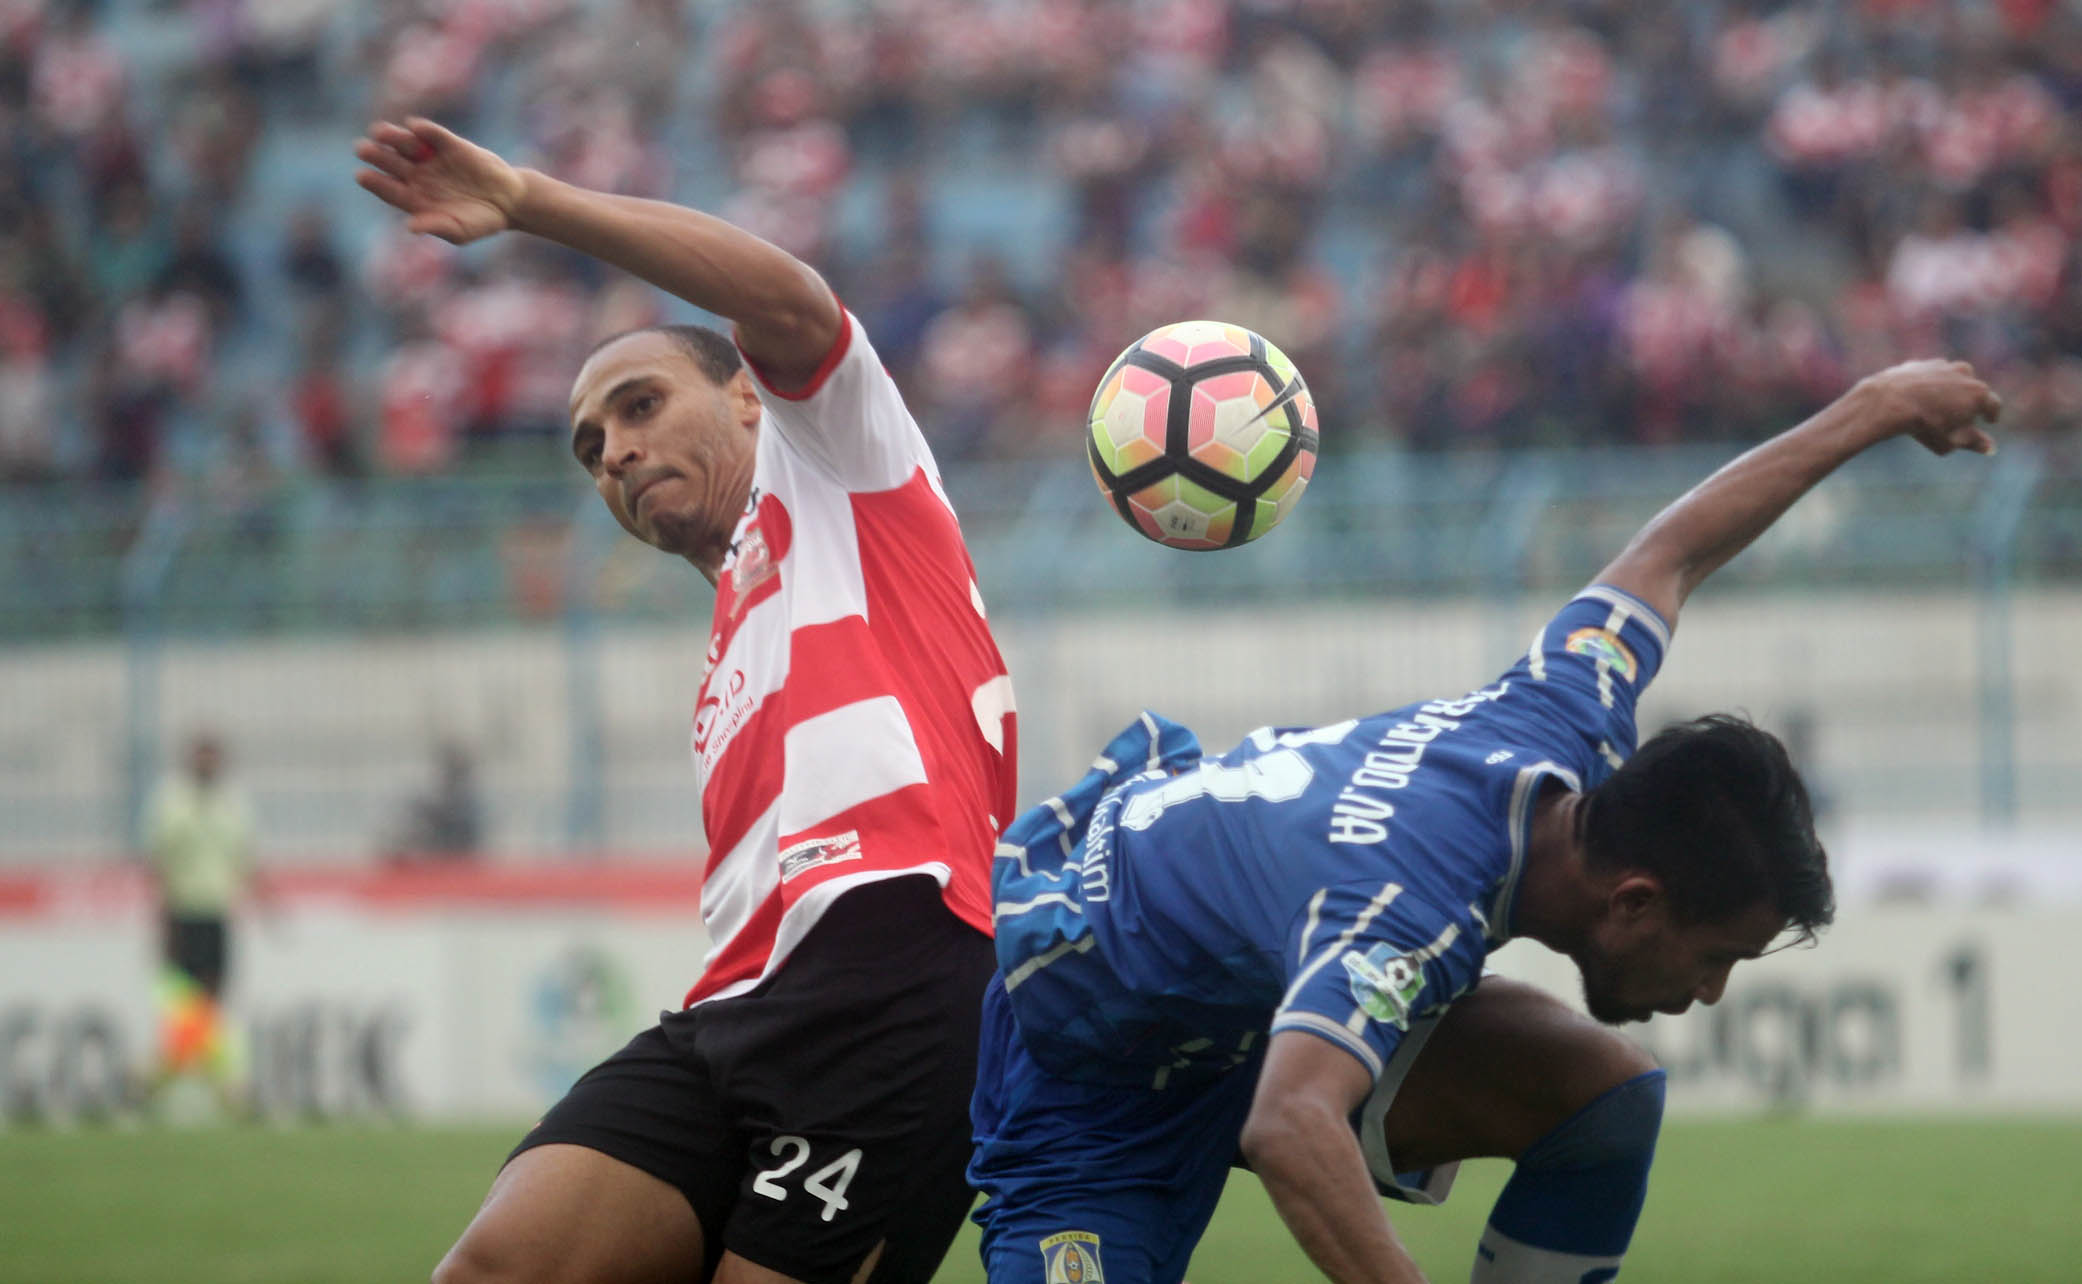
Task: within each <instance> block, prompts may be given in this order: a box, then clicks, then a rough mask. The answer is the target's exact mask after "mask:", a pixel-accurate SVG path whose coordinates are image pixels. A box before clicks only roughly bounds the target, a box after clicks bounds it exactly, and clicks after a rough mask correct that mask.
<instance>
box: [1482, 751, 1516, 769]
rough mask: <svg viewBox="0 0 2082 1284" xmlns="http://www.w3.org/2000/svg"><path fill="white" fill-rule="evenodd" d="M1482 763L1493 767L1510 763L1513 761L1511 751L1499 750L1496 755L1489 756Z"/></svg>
mask: <svg viewBox="0 0 2082 1284" xmlns="http://www.w3.org/2000/svg"><path fill="white" fill-rule="evenodd" d="M1482 761H1483V762H1486V763H1488V764H1489V765H1490V766H1492V767H1494V766H1496V765H1497V764H1498V763H1500V762H1509V761H1511V751H1510V750H1509V749H1499V750H1497V751H1496V752H1495V753H1493V754H1491V755H1489V756H1488V757H1487V758H1484V759H1483V760H1482Z"/></svg>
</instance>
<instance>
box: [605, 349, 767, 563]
mask: <svg viewBox="0 0 2082 1284" xmlns="http://www.w3.org/2000/svg"><path fill="white" fill-rule="evenodd" d="M758 431H759V398H758V395H757V394H756V393H755V392H754V391H753V390H752V386H751V382H750V378H749V376H747V375H746V374H745V373H744V372H743V371H740V372H738V374H737V375H736V376H734V377H733V378H732V379H731V380H730V381H729V382H727V383H725V384H723V385H722V386H721V387H718V386H717V385H716V384H714V383H713V382H711V381H710V380H709V378H708V376H707V375H705V374H703V373H702V371H701V367H700V366H698V365H696V364H695V362H694V359H693V358H692V357H691V356H689V355H688V354H687V352H686V350H685V349H683V348H681V347H680V346H679V344H678V342H676V341H675V340H674V339H673V338H672V337H671V336H669V335H664V334H655V333H648V332H646V333H639V334H632V335H629V336H627V337H625V338H622V339H617V340H616V341H615V342H613V343H610V344H608V345H607V346H606V347H604V348H602V349H600V351H598V352H596V353H594V354H593V356H592V357H591V359H589V360H588V361H587V362H586V364H585V368H584V369H582V370H580V371H579V372H578V379H577V381H576V382H575V383H574V384H573V385H572V389H571V453H572V454H573V455H574V456H576V457H577V459H578V462H579V464H580V465H581V466H583V467H584V468H585V470H586V472H587V473H589V474H590V475H591V476H592V478H593V485H594V486H595V487H596V488H597V489H598V490H599V492H600V498H601V499H602V500H604V501H605V502H606V504H607V509H608V511H609V512H611V513H613V514H614V516H615V520H616V521H618V522H620V523H621V524H622V527H623V529H625V530H627V531H628V532H629V533H630V534H631V535H634V536H636V538H638V539H640V540H642V541H644V542H645V543H646V544H651V545H654V546H655V547H658V548H661V549H664V550H665V551H666V552H668V553H677V554H679V555H680V556H682V557H684V558H686V559H687V560H689V561H691V562H693V563H694V564H695V565H696V566H699V567H701V568H702V570H703V572H704V573H706V574H708V575H709V577H710V578H711V579H713V578H714V577H715V573H716V571H717V569H718V568H719V567H721V565H722V563H723V557H724V554H725V553H726V552H727V551H728V548H729V544H730V535H731V532H732V531H733V530H735V529H736V527H737V519H738V517H739V515H740V514H741V513H742V512H743V511H744V507H745V502H746V498H747V496H748V495H749V494H750V491H751V485H752V461H753V453H754V447H755V445H756V443H757V439H758Z"/></svg>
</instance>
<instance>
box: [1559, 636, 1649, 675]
mask: <svg viewBox="0 0 2082 1284" xmlns="http://www.w3.org/2000/svg"><path fill="white" fill-rule="evenodd" d="M1562 650H1564V651H1567V652H1568V653H1569V654H1570V655H1583V656H1589V657H1590V658H1591V659H1593V660H1602V661H1604V662H1605V663H1606V664H1609V665H1611V666H1612V668H1613V670H1614V671H1615V672H1616V673H1618V674H1619V676H1620V677H1622V678H1625V679H1626V680H1627V681H1629V682H1632V681H1633V680H1634V674H1635V673H1636V672H1637V670H1638V666H1636V665H1635V663H1634V653H1633V652H1632V651H1630V650H1628V649H1627V644H1626V643H1624V642H1622V641H1620V640H1619V634H1617V633H1614V632H1613V631H1612V630H1611V629H1578V630H1576V631H1575V632H1574V633H1571V634H1570V635H1569V640H1568V641H1566V642H1564V643H1562Z"/></svg>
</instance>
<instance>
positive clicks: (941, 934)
mask: <svg viewBox="0 0 2082 1284" xmlns="http://www.w3.org/2000/svg"><path fill="white" fill-rule="evenodd" d="M994 967H995V960H994V958H993V955H992V950H991V943H990V939H989V938H988V937H986V936H984V935H983V934H982V933H981V932H978V931H976V930H975V929H974V928H972V927H970V926H968V925H967V924H965V923H963V922H961V921H960V920H959V919H957V918H955V917H954V915H953V914H952V913H950V912H949V911H948V910H947V908H946V906H945V905H944V904H943V903H942V902H941V900H940V889H939V886H938V884H937V883H935V882H933V880H931V879H929V878H925V877H903V878H896V879H890V880H887V881H884V882H877V883H870V884H868V885H866V886H864V887H858V888H855V889H853V890H852V891H849V892H847V893H845V895H843V896H842V897H841V898H840V899H839V900H837V901H836V902H834V903H833V904H832V906H831V907H830V908H829V909H827V910H826V911H825V913H824V916H823V917H822V918H821V919H819V920H818V922H817V925H816V926H815V927H813V928H812V929H811V930H810V933H809V935H808V936H806V937H805V938H804V939H803V940H802V942H801V943H800V944H799V945H797V946H796V948H795V950H794V952H793V953H792V954H791V955H790V956H789V958H788V961H787V962H786V963H785V964H784V965H783V966H782V968H781V970H780V971H779V972H778V973H777V974H776V975H774V976H772V977H769V978H767V980H766V981H765V982H763V983H761V985H760V986H759V987H758V988H757V989H755V990H753V991H751V992H750V993H748V994H745V995H741V996H739V997H736V998H730V999H718V1000H715V1001H713V1002H709V1003H704V1004H701V1005H700V1006H698V1007H694V1008H689V1009H687V1010H685V1011H682V1012H668V1013H665V1014H663V1015H662V1016H661V1017H660V1018H659V1022H658V1024H657V1025H656V1026H655V1027H653V1028H652V1029H649V1030H646V1031H645V1032H643V1033H642V1034H639V1035H637V1036H636V1038H634V1039H632V1040H631V1041H630V1042H629V1045H628V1046H627V1047H625V1048H623V1049H622V1050H621V1051H620V1052H617V1053H615V1054H614V1055H613V1056H612V1057H609V1058H608V1059H607V1060H606V1061H603V1062H601V1063H600V1064H599V1065H598V1066H595V1067H594V1068H593V1069H591V1070H589V1071H587V1072H586V1074H585V1075H584V1077H582V1078H581V1079H579V1081H578V1082H577V1083H576V1084H574V1085H573V1086H572V1088H571V1091H570V1092H569V1093H568V1094H566V1095H565V1097H564V1099H563V1100H562V1101H560V1102H558V1103H557V1104H556V1105H555V1106H553V1107H552V1108H551V1109H550V1112H549V1113H548V1114H547V1115H545V1116H544V1117H543V1119H542V1122H541V1123H539V1124H537V1125H536V1126H535V1128H534V1129H533V1131H531V1132H529V1133H528V1135H527V1136H526V1137H525V1138H523V1139H522V1141H521V1143H520V1145H519V1146H518V1147H516V1148H515V1149H514V1152H513V1153H514V1154H516V1155H518V1154H520V1153H521V1152H522V1151H525V1150H528V1149H530V1148H531V1147H534V1146H542V1145H548V1144H551V1143H565V1144H574V1145H580V1146H585V1147H587V1148H589V1149H592V1150H597V1151H599V1152H600V1153H602V1154H605V1155H609V1156H612V1157H613V1158H615V1159H619V1160H621V1161H622V1162H624V1163H627V1164H631V1165H633V1166H635V1167H637V1168H640V1169H642V1170H643V1171H645V1172H647V1173H650V1174H651V1175H652V1176H654V1177H657V1178H659V1179H660V1180H662V1181H665V1182H669V1183H670V1184H672V1185H673V1186H676V1187H678V1188H679V1189H680V1191H681V1192H682V1193H684V1194H685V1195H686V1197H687V1202H688V1203H690V1204H692V1205H693V1207H694V1212H695V1215H696V1216H697V1217H699V1218H700V1220H701V1232H702V1239H703V1241H704V1243H705V1244H706V1246H707V1252H708V1256H709V1261H708V1263H707V1268H708V1269H707V1271H706V1272H705V1273H704V1274H705V1275H706V1274H709V1273H713V1270H714V1267H715V1263H716V1262H717V1261H718V1260H720V1258H721V1256H722V1254H723V1252H724V1251H725V1250H728V1251H730V1252H732V1253H736V1254H737V1255H738V1256H740V1257H743V1258H746V1259H748V1260H749V1261H751V1262H753V1263H755V1264H757V1265H759V1266H764V1267H767V1268H768V1269H770V1270H775V1271H779V1272H781V1273H782V1274H783V1275H788V1276H792V1277H794V1278H795V1279H799V1280H804V1281H808V1282H809V1284H827V1282H829V1284H845V1281H848V1280H850V1279H852V1277H853V1274H854V1272H855V1271H857V1270H858V1269H859V1266H860V1263H861V1262H862V1261H863V1260H864V1259H865V1258H866V1256H867V1254H868V1253H869V1252H870V1251H871V1250H873V1248H874V1247H875V1245H876V1244H878V1243H883V1244H884V1245H885V1246H884V1248H883V1252H882V1257H881V1259H880V1261H879V1262H878V1263H877V1265H876V1267H875V1272H874V1274H873V1276H872V1277H871V1278H872V1279H873V1280H874V1281H875V1284H902V1282H904V1281H918V1282H919V1284H924V1281H927V1280H930V1279H931V1278H932V1275H933V1272H934V1270H935V1269H936V1268H937V1267H938V1266H939V1263H940V1259H941V1258H942V1257H943V1256H945V1254H946V1252H947V1246H948V1244H949V1243H951V1242H952V1241H953V1239H954V1235H955V1232H956V1231H958V1230H959V1229H960V1228H961V1222H962V1218H963V1216H964V1215H965V1214H966V1213H967V1212H968V1210H969V1206H970V1204H971V1202H972V1196H971V1193H970V1191H969V1186H968V1182H967V1180H966V1178H965V1177H964V1175H963V1171H964V1169H965V1167H966V1165H967V1164H968V1159H969V1094H970V1092H971V1091H972V1089H973V1088H974V1086H975V1079H976V1042H977V1034H978V1023H979V1018H980V1013H981V1007H982V1001H983V987H984V984H985V983H986V982H987V981H988V980H989V979H990V976H991V972H992V970H993V969H994ZM510 1158H511V1157H510V1156H509V1159H510Z"/></svg>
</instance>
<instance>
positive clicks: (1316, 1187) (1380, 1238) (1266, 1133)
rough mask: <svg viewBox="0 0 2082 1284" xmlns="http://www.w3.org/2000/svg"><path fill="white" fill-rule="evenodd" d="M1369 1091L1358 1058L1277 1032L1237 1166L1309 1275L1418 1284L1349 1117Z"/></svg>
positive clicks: (1419, 1275) (1309, 1037)
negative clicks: (1268, 1201)
mask: <svg viewBox="0 0 2082 1284" xmlns="http://www.w3.org/2000/svg"><path fill="white" fill-rule="evenodd" d="M1372 1088H1373V1079H1372V1076H1371V1075H1369V1074H1368V1073H1367V1070H1366V1067H1365V1066H1363V1065H1361V1064H1360V1063H1359V1059H1358V1058H1356V1057H1354V1056H1353V1055H1352V1054H1351V1053H1349V1052H1346V1051H1344V1050H1342V1049H1340V1048H1338V1047H1335V1046H1334V1045H1332V1044H1331V1043H1329V1042H1327V1041H1326V1040H1323V1039H1319V1038H1317V1037H1316V1036H1315V1035H1313V1034H1307V1033H1303V1032H1302V1031H1299V1030H1282V1031H1280V1032H1279V1033H1277V1034H1275V1035H1273V1036H1272V1042H1271V1043H1270V1044H1269V1045H1267V1047H1266V1050H1265V1068H1264V1071H1263V1073H1261V1074H1260V1075H1259V1076H1258V1088H1257V1093H1256V1095H1255V1096H1254V1097H1253V1098H1252V1099H1251V1113H1250V1117H1249V1118H1248V1119H1247V1120H1245V1121H1244V1126H1243V1138H1242V1143H1241V1144H1242V1149H1243V1154H1244V1158H1245V1159H1246V1160H1248V1161H1249V1163H1250V1165H1251V1168H1252V1170H1253V1171H1254V1172H1256V1173H1257V1174H1258V1180H1260V1181H1262V1182H1264V1183H1265V1191H1266V1193H1267V1194H1269V1195H1271V1196H1272V1203H1273V1206H1274V1207H1275V1208H1277V1209H1279V1214H1280V1218H1281V1220H1283V1221H1285V1222H1286V1223H1287V1229H1288V1230H1290V1231H1292V1232H1293V1233H1294V1238H1295V1239H1296V1240H1297V1241H1298V1242H1299V1243H1300V1244H1301V1247H1302V1249H1303V1251H1305V1252H1307V1253H1308V1256H1309V1260H1310V1261H1312V1262H1314V1263H1315V1264H1316V1269H1318V1270H1320V1271H1322V1272H1323V1273H1324V1274H1325V1275H1327V1276H1329V1277H1330V1278H1331V1279H1332V1280H1335V1281H1336V1282H1337V1284H1359V1282H1360V1281H1365V1282H1367V1284H1424V1274H1423V1272H1422V1271H1419V1270H1418V1269H1417V1264H1416V1263H1415V1262H1413V1261H1411V1260H1410V1255H1409V1254H1408V1253H1407V1252H1405V1251H1404V1250H1403V1247H1402V1243H1401V1241H1400V1240H1398V1239H1397V1238H1396V1236H1395V1230H1394V1228H1393V1227H1391V1226H1390V1225H1389V1224H1388V1215H1387V1214H1386V1213H1385V1212H1383V1211H1382V1209H1381V1201H1380V1198H1379V1197H1378V1196H1377V1195H1375V1194H1374V1187H1373V1179H1372V1178H1371V1177H1369V1176H1368V1175H1367V1171H1366V1159H1365V1157H1364V1156H1363V1155H1361V1154H1360V1151H1359V1139H1358V1138H1357V1137H1356V1136H1354V1135H1353V1133H1352V1122H1351V1120H1352V1112H1353V1111H1354V1110H1356V1109H1358V1108H1359V1103H1360V1102H1361V1101H1363V1100H1364V1099H1365V1098H1366V1094H1367V1093H1368V1092H1369V1091H1371V1090H1372Z"/></svg>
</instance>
